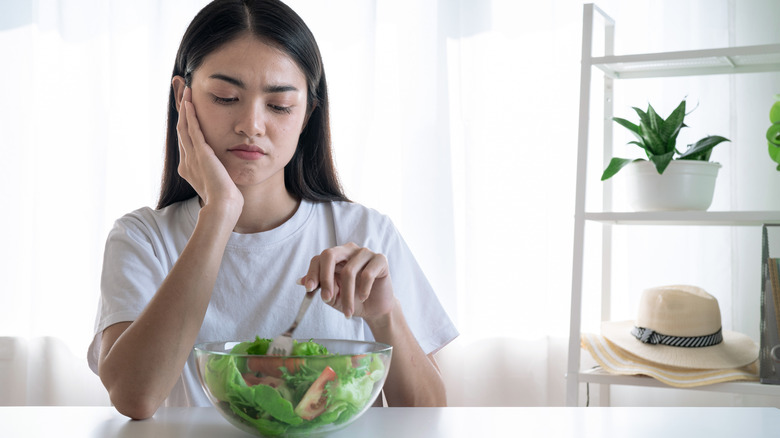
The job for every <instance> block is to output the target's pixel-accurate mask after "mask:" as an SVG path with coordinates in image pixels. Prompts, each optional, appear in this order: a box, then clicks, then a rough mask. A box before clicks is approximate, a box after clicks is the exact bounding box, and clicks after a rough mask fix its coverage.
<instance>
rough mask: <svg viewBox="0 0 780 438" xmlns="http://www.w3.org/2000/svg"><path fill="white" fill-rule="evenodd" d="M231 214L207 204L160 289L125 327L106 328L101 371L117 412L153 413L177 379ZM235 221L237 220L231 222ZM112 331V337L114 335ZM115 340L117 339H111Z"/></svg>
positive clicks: (197, 327)
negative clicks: (119, 328)
mask: <svg viewBox="0 0 780 438" xmlns="http://www.w3.org/2000/svg"><path fill="white" fill-rule="evenodd" d="M231 220H232V219H231V218H230V217H229V216H227V215H225V213H224V211H217V210H209V209H207V208H203V209H202V210H201V213H200V215H199V218H198V223H197V225H196V226H195V230H194V232H193V234H192V236H191V238H190V240H189V242H188V243H187V245H186V247H185V248H184V250H183V251H182V253H181V255H180V256H179V259H178V260H177V262H176V263H175V265H174V267H173V268H172V269H171V271H170V272H169V274H168V276H167V277H166V279H165V281H164V282H163V284H162V285H161V286H160V289H159V290H158V291H157V293H156V294H155V295H154V297H153V298H152V300H151V301H150V302H149V304H148V305H147V306H146V308H145V309H144V311H143V312H142V313H141V315H140V316H139V317H138V318H137V319H136V320H135V321H133V322H132V323H131V324H130V325H129V326H128V325H124V326H120V327H123V328H124V331H122V332H114V333H110V329H111V327H109V329H107V330H106V332H104V336H106V335H108V336H109V338H108V339H106V340H105V342H104V343H103V344H102V351H101V360H100V364H99V375H100V378H101V380H102V381H103V384H104V385H105V386H106V389H107V390H108V393H109V396H110V398H111V401H112V403H113V404H114V405H115V406H116V408H117V410H119V412H121V413H123V414H125V415H127V416H129V417H131V418H136V419H141V418H148V417H150V416H151V415H153V414H154V412H155V411H156V410H157V408H158V407H159V406H160V404H162V402H163V401H164V400H165V398H166V397H167V396H168V394H169V393H170V390H171V389H172V388H173V385H174V384H175V383H176V381H177V379H179V377H180V375H181V372H182V369H183V367H184V364H185V363H186V361H187V358H188V356H189V354H190V352H191V350H192V346H193V345H194V343H195V340H196V338H197V335H198V332H199V330H200V327H201V325H202V323H203V318H204V316H205V313H206V309H207V308H208V303H209V300H210V299H211V293H212V290H213V288H214V284H215V282H216V278H217V274H218V272H219V266H220V263H221V260H222V255H223V253H224V249H225V246H226V244H227V241H228V239H229V238H230V233H231V231H232V225H230V221H231ZM233 223H235V222H233ZM112 337H113V339H111V338H112ZM112 341H113V343H112Z"/></svg>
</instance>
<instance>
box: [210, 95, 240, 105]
mask: <svg viewBox="0 0 780 438" xmlns="http://www.w3.org/2000/svg"><path fill="white" fill-rule="evenodd" d="M211 99H212V100H213V101H214V103H218V104H220V105H230V104H231V103H234V102H238V98H236V97H219V96H217V95H216V94H212V95H211Z"/></svg>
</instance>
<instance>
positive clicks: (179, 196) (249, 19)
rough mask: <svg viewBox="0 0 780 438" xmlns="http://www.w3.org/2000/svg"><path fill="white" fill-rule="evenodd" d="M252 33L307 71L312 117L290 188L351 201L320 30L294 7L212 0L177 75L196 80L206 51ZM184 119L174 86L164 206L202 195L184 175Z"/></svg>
mask: <svg viewBox="0 0 780 438" xmlns="http://www.w3.org/2000/svg"><path fill="white" fill-rule="evenodd" d="M246 33H250V34H252V35H254V36H256V37H257V38H259V39H261V40H262V41H263V42H264V43H267V44H270V45H272V46H274V47H276V48H278V49H280V50H282V51H283V52H285V53H286V54H287V55H288V56H290V57H291V58H292V59H293V61H295V62H296V64H297V65H298V67H299V68H300V69H301V70H302V71H303V74H304V75H305V76H306V84H307V99H306V101H307V115H308V117H307V122H306V126H305V127H304V129H303V131H302V132H301V135H300V137H299V138H298V146H297V148H296V150H295V153H294V154H293V157H292V159H291V160H290V162H289V163H288V164H287V166H285V168H284V184H285V187H286V188H287V191H288V192H290V194H292V195H293V196H295V197H297V198H299V199H308V200H311V201H348V199H347V197H346V196H345V195H344V192H343V190H342V188H341V184H340V183H339V179H338V176H337V174H336V169H335V166H334V164H333V152H332V148H331V139H330V117H329V110H328V86H327V84H326V82H325V71H324V69H323V65H322V56H321V55H320V50H319V47H318V46H317V42H316V41H315V40H314V35H312V33H311V31H310V30H309V28H308V27H307V26H306V24H305V23H304V22H303V20H302V19H301V17H299V16H298V14H296V13H295V12H294V11H293V10H292V9H290V7H288V6H287V5H285V4H284V3H282V2H281V1H278V0H215V1H214V2H212V3H210V4H208V5H207V6H206V7H204V8H203V9H202V10H201V11H200V12H199V13H198V15H196V16H195V18H194V19H193V20H192V23H190V25H189V27H188V28H187V30H186V32H185V33H184V36H183V37H182V40H181V44H180V46H179V51H178V53H177V54H176V63H175V64H174V67H173V74H172V76H171V78H173V77H174V76H182V77H184V80H185V82H186V84H187V86H190V83H191V80H192V74H193V72H194V71H195V70H196V69H197V68H198V67H199V66H200V65H201V63H202V62H203V60H204V58H205V57H206V56H208V55H209V54H210V53H212V52H213V51H215V50H217V49H218V48H219V47H221V46H223V45H224V44H226V43H228V42H230V41H233V40H234V39H236V38H238V37H240V36H242V35H245V34H246ZM178 119H179V112H178V111H177V110H176V97H175V93H174V90H173V86H171V91H170V95H169V97H168V128H167V137H166V146H165V165H164V168H163V175H162V184H161V188H160V199H159V200H158V202H157V208H158V209H160V208H163V207H166V206H168V205H171V204H173V203H175V202H179V201H183V200H185V199H190V198H192V197H193V196H196V195H197V193H196V192H195V189H193V188H192V186H191V185H190V184H189V183H188V182H187V181H186V180H185V179H184V178H182V177H181V175H179V171H178V166H179V137H178V133H177V131H176V123H177V121H178Z"/></svg>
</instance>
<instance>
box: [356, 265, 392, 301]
mask: <svg viewBox="0 0 780 438" xmlns="http://www.w3.org/2000/svg"><path fill="white" fill-rule="evenodd" d="M389 273H390V270H389V269H388V263H387V258H386V257H385V256H384V255H382V254H372V257H371V259H370V260H369V261H368V263H366V265H365V266H364V267H363V269H362V270H361V271H360V274H359V276H358V278H357V281H356V285H355V298H356V299H357V300H360V302H361V303H362V302H364V301H366V300H367V299H368V297H369V296H370V295H371V290H372V289H373V288H374V283H375V282H376V280H377V279H379V278H384V277H386V276H387V275H388V274H389Z"/></svg>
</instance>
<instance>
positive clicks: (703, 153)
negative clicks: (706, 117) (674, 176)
mask: <svg viewBox="0 0 780 438" xmlns="http://www.w3.org/2000/svg"><path fill="white" fill-rule="evenodd" d="M724 141H731V140H729V139H728V138H725V137H721V136H719V135H711V136H709V137H704V138H702V139H701V140H699V141H697V142H696V143H694V144H693V145H688V149H687V150H686V151H685V153H683V154H680V156H679V157H678V159H680V160H700V161H708V160H709V159H710V154H711V153H712V148H714V147H715V146H717V145H719V144H720V143H722V142H724Z"/></svg>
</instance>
